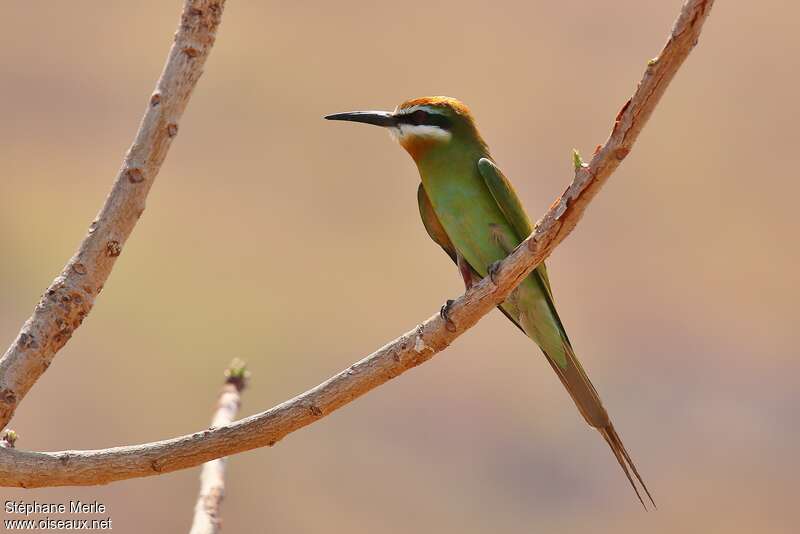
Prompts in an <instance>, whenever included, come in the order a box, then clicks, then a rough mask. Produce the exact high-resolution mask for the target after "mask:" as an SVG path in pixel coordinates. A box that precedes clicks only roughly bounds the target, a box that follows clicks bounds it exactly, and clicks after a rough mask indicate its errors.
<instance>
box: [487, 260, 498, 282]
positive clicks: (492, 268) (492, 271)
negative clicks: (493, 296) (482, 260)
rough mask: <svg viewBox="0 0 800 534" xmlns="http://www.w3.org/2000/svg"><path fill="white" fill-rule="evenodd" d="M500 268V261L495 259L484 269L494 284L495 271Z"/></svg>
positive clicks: (495, 278) (495, 280)
mask: <svg viewBox="0 0 800 534" xmlns="http://www.w3.org/2000/svg"><path fill="white" fill-rule="evenodd" d="M499 270H500V262H499V261H496V262H494V263H492V264H491V265H489V268H488V269H486V271H487V272H488V273H489V280H491V281H492V283H493V284H494V285H497V272H498V271H499Z"/></svg>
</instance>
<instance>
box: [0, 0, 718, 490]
mask: <svg viewBox="0 0 800 534" xmlns="http://www.w3.org/2000/svg"><path fill="white" fill-rule="evenodd" d="M712 4H713V0H688V1H687V2H686V4H685V5H684V6H683V9H682V10H681V13H680V15H679V17H678V20H677V21H676V22H675V26H674V27H673V30H672V34H671V35H670V38H669V40H668V41H667V44H666V45H665V46H664V49H663V50H662V51H661V54H660V55H659V56H658V58H656V59H654V60H651V61H650V62H649V63H648V65H647V68H646V70H645V73H644V77H643V78H642V80H641V82H640V83H639V86H638V87H637V89H636V92H635V93H634V95H633V97H631V99H630V100H628V102H627V103H626V104H625V105H624V106H623V107H622V109H621V110H620V112H619V114H618V115H617V117H616V120H615V122H614V127H613V130H612V131H611V135H610V137H609V138H608V140H607V141H606V143H605V144H604V145H603V146H602V147H600V148H599V149H598V150H597V151H596V152H595V154H594V156H593V157H592V160H591V162H590V163H589V164H588V165H585V164H583V163H581V164H580V165H579V166H578V168H577V169H576V172H575V178H574V180H573V181H572V183H571V184H570V185H569V187H568V188H567V190H566V191H565V192H564V193H563V194H562V195H561V196H560V197H559V198H558V199H557V200H556V202H554V203H553V205H552V206H551V207H550V209H549V210H548V211H547V213H546V214H545V216H544V217H543V218H542V219H541V220H540V221H539V222H538V223H537V224H536V227H535V230H534V232H533V234H532V235H531V236H530V237H529V238H528V239H526V240H525V241H524V242H523V243H522V244H521V245H520V246H519V247H517V249H516V250H515V251H514V252H512V253H511V255H509V256H508V257H507V258H506V259H504V260H503V261H502V262H501V263H500V264H499V265H498V267H497V269H496V271H495V272H496V275H495V277H494V281H493V280H492V279H491V277H487V278H485V279H483V280H482V281H480V282H479V283H478V284H476V285H475V286H473V287H472V289H470V290H469V291H467V292H466V293H465V294H464V295H462V296H461V297H459V298H458V299H457V300H456V301H454V302H453V304H452V305H451V307H450V312H449V316H450V319H451V321H452V323H453V324H447V323H446V322H445V321H444V320H443V319H442V318H441V317H440V316H439V314H436V315H434V316H433V317H430V318H429V319H428V320H426V321H425V322H424V323H422V324H421V325H419V326H418V327H417V328H415V329H414V330H411V331H409V332H406V333H405V334H403V335H402V336H400V337H399V338H397V339H396V340H394V341H392V342H391V343H389V344H387V345H385V346H383V347H382V348H380V349H378V350H377V351H376V352H374V353H372V354H370V355H369V356H367V357H366V358H364V359H363V360H361V361H359V362H356V363H355V364H353V365H351V366H350V367H349V368H347V369H345V370H344V371H342V372H341V373H339V374H337V375H335V376H333V377H332V378H330V379H328V380H327V381H325V382H323V383H322V384H320V385H318V386H317V387H315V388H313V389H310V390H308V391H306V392H305V393H303V394H301V395H299V396H297V397H295V398H293V399H291V400H288V401H286V402H284V403H283V404H279V405H278V406H275V407H274V408H271V409H269V410H267V411H265V412H261V413H259V414H256V415H253V416H251V417H247V418H245V419H241V420H239V421H236V422H234V423H232V424H230V425H225V426H222V427H219V428H213V429H208V430H204V431H202V432H197V433H194V434H190V435H186V436H181V437H178V438H173V439H169V440H165V441H158V442H155V443H148V444H145V445H134V446H127V447H115V448H112V449H103V450H92V451H62V452H49V453H42V452H22V451H19V450H13V449H9V450H0V485H3V486H22V487H40V486H64V485H95V484H105V483H108V482H113V481H116V480H124V479H129V478H135V477H143V476H150V475H157V474H161V473H167V472H171V471H176V470H178V469H186V468H188V467H192V466H195V465H198V464H200V463H203V462H206V461H208V460H211V459H213V458H220V457H222V456H229V455H231V454H235V453H238V452H243V451H247V450H251V449H255V448H257V447H263V446H265V445H267V446H272V445H274V444H275V443H277V442H278V441H279V440H280V439H282V438H283V437H284V436H286V435H287V434H289V433H291V432H294V431H295V430H298V429H300V428H303V427H304V426H306V425H310V424H311V423H314V422H315V421H318V420H320V419H321V418H323V417H325V416H327V415H328V414H330V413H331V412H333V411H334V410H336V409H338V408H340V407H342V406H344V405H345V404H348V403H349V402H351V401H353V400H354V399H356V398H358V397H360V396H361V395H364V394H365V393H367V392H368V391H370V390H372V389H374V388H376V387H378V386H380V385H381V384H384V383H385V382H387V381H389V380H391V379H392V378H394V377H396V376H398V375H400V374H402V373H404V372H405V371H407V370H409V369H411V368H413V367H416V366H417V365H420V364H421V363H423V362H425V361H427V360H429V359H430V358H432V357H433V356H434V355H435V354H436V353H438V352H440V351H441V350H443V349H444V348H446V347H447V346H448V345H449V344H450V343H452V342H453V340H455V339H456V338H457V337H458V336H459V335H461V334H462V333H464V332H465V331H466V330H467V329H468V328H470V327H471V326H472V325H474V324H475V323H476V322H477V321H478V320H479V319H480V318H481V317H482V316H483V315H485V314H486V313H488V312H489V311H490V310H491V309H493V308H494V307H495V306H496V305H497V304H498V303H500V302H502V301H503V300H504V299H505V298H506V297H507V296H508V294H509V293H510V292H511V291H512V290H513V289H514V288H515V287H516V285H517V284H519V283H520V282H521V281H522V280H523V279H524V278H525V277H526V276H527V275H528V274H529V273H530V272H531V271H532V270H533V269H534V268H535V267H536V266H537V265H538V264H539V263H541V262H542V261H543V260H544V259H545V258H546V257H547V256H548V255H549V254H550V253H551V252H552V251H553V249H554V248H555V247H556V246H557V245H558V244H559V243H560V242H561V241H562V240H563V239H564V238H565V237H566V236H567V235H568V234H569V233H570V232H571V231H572V229H573V228H574V227H575V225H576V224H577V223H578V221H579V220H580V218H581V216H582V215H583V212H584V211H585V209H586V206H587V205H588V204H589V202H590V201H591V199H592V198H593V197H594V196H595V195H596V194H597V192H598V190H599V189H600V187H602V186H603V184H604V183H605V182H606V181H607V180H608V178H609V176H610V175H611V173H612V172H613V171H614V170H615V169H616V168H617V166H619V164H620V162H621V161H622V160H623V159H624V158H625V156H627V154H628V153H629V152H630V150H631V147H632V146H633V143H634V141H635V140H636V138H637V137H638V135H639V132H640V131H641V129H642V128H643V127H644V124H645V122H646V121H647V119H648V118H649V117H650V114H651V113H652V112H653V109H654V108H655V106H656V104H657V103H658V101H659V99H660V98H661V96H662V95H663V94H664V91H665V90H666V88H667V85H668V84H669V82H670V81H671V80H672V78H673V76H674V75H675V73H676V72H677V70H678V68H679V67H680V65H681V64H682V63H683V61H684V60H685V59H686V57H687V56H688V55H689V52H690V51H691V50H692V48H693V47H694V45H695V44H696V43H697V39H698V37H699V35H700V31H701V29H702V26H703V23H704V22H705V20H706V18H707V17H708V14H709V11H710V9H711V5H712ZM448 327H449V328H448Z"/></svg>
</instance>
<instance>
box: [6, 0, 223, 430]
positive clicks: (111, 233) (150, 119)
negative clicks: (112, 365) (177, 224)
mask: <svg viewBox="0 0 800 534" xmlns="http://www.w3.org/2000/svg"><path fill="white" fill-rule="evenodd" d="M224 4H225V0H186V2H185V4H184V7H183V13H182V14H181V20H180V25H179V26H178V31H177V33H176V34H175V42H174V43H173V44H172V47H171V49H170V52H169V56H168V57H167V62H166V64H165V65H164V70H163V72H162V73H161V77H160V78H159V80H158V83H157V84H156V89H155V91H154V92H153V94H152V95H151V96H150V100H149V102H148V104H147V111H145V114H144V118H143V119H142V122H141V124H140V125H139V130H138V132H137V133H136V137H135V139H134V141H133V144H132V145H131V147H130V149H129V150H128V153H127V154H126V155H125V159H124V160H123V162H122V167H121V168H120V170H119V174H117V177H116V179H115V181H114V185H113V187H112V189H111V193H109V195H108V198H106V201H105V204H104V205H103V207H102V208H101V210H100V213H99V214H98V215H97V217H96V218H95V220H94V221H93V222H92V224H91V225H90V226H89V232H88V234H87V236H86V237H85V238H84V239H83V242H82V243H81V244H80V247H79V248H78V251H77V252H76V253H75V255H74V256H73V257H72V258H70V260H69V261H68V262H67V265H66V266H65V267H64V269H63V271H62V272H61V274H60V275H59V276H58V277H57V278H56V279H55V280H54V281H53V283H52V284H50V287H49V288H47V291H45V293H44V295H42V298H41V300H40V301H39V303H38V304H37V305H36V308H35V309H34V311H33V315H31V317H30V318H29V319H28V320H27V321H26V322H25V324H24V325H23V326H22V329H21V330H20V333H19V334H18V335H17V338H16V339H15V340H14V342H13V343H12V344H11V346H10V347H9V348H8V350H7V351H6V353H5V354H4V355H3V357H2V358H0V429H2V428H4V427H5V426H6V425H7V424H8V422H9V421H10V420H11V418H12V417H13V415H14V411H15V410H16V409H17V406H18V405H19V403H20V402H21V401H22V399H23V398H24V397H25V395H26V394H27V393H28V391H29V390H30V389H31V387H32V386H33V384H34V383H35V382H36V380H38V378H39V377H40V376H41V375H42V373H44V372H45V371H46V370H47V368H48V367H49V366H50V363H51V362H52V360H53V357H54V356H55V354H56V353H57V352H58V351H59V350H60V349H61V347H63V346H64V345H65V344H66V343H67V341H69V338H70V337H71V336H72V334H73V332H74V331H75V330H76V329H77V328H78V327H79V326H80V325H81V322H83V320H84V319H85V318H86V316H87V315H88V314H89V312H90V311H91V309H92V306H93V305H94V301H95V298H96V297H97V295H98V294H99V293H100V291H101V290H102V289H103V285H104V284H105V283H106V280H107V279H108V275H109V274H111V269H112V268H113V267H114V262H115V261H116V259H117V257H118V256H119V255H120V253H121V252H122V248H123V246H124V245H125V241H126V240H127V239H128V236H130V234H131V231H133V227H134V226H135V225H136V222H137V221H138V220H139V217H140V216H141V215H142V212H143V211H144V207H145V199H146V197H147V193H148V192H149V191H150V187H151V186H152V185H153V181H154V180H155V178H156V175H157V174H158V171H159V169H160V168H161V164H162V163H163V162H164V158H165V157H166V156H167V151H168V150H169V147H170V145H171V144H172V140H173V139H174V138H175V136H176V135H177V134H178V123H179V122H180V119H181V116H182V115H183V111H184V109H186V104H187V103H188V102H189V97H190V96H191V94H192V90H193V89H194V87H195V84H196V83H197V80H198V79H199V78H200V75H201V74H202V72H203V64H204V63H205V61H206V58H207V57H208V54H209V52H210V51H211V47H212V45H213V44H214V39H215V35H216V31H217V27H218V26H219V23H220V19H221V17H222V9H223V6H224Z"/></svg>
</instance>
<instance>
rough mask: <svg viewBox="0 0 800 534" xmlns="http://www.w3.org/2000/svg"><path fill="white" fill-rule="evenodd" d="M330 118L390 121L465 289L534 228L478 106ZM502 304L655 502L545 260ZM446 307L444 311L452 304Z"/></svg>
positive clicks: (426, 105) (440, 101)
mask: <svg viewBox="0 0 800 534" xmlns="http://www.w3.org/2000/svg"><path fill="white" fill-rule="evenodd" d="M325 118H326V119H330V120H344V121H354V122H363V123H366V124H374V125H377V126H383V127H385V128H388V129H389V131H390V132H391V133H392V135H393V137H394V138H395V139H396V140H397V141H398V142H399V143H400V145H402V147H403V148H405V149H406V151H407V152H408V153H409V154H410V155H411V157H412V158H413V159H414V161H415V162H416V164H417V168H418V169H419V174H420V177H421V178H422V183H421V184H420V186H419V189H418V190H417V201H418V203H419V212H420V215H421V216H422V222H423V224H424V225H425V229H426V230H427V231H428V234H429V235H430V237H431V238H432V239H433V241H435V242H436V243H437V244H438V245H439V246H440V247H442V248H443V249H444V251H445V252H446V253H447V254H448V255H449V256H450V258H451V259H452V260H453V261H454V262H455V263H456V265H457V266H458V269H459V271H460V273H461V276H462V277H463V279H464V284H465V285H466V287H467V289H469V288H470V287H471V286H472V284H473V283H475V282H476V281H478V280H479V279H480V277H484V276H486V275H487V274H490V273H491V266H492V265H493V264H494V263H495V262H497V261H499V260H502V259H503V258H505V257H506V256H507V255H508V254H509V253H510V252H511V251H512V250H513V249H514V248H515V247H516V246H517V245H519V244H520V243H521V242H522V240H523V239H525V238H527V237H528V236H529V235H530V234H531V232H532V225H531V221H530V219H529V218H528V215H527V214H526V213H525V210H524V209H523V208H522V204H521V203H520V201H519V198H518V197H517V194H516V192H515V191H514V188H513V187H512V185H511V183H510V182H509V181H508V179H507V178H506V177H505V176H504V175H503V173H502V172H501V171H500V169H499V168H498V167H497V165H496V164H495V162H494V160H493V159H492V156H491V155H490V153H489V147H488V146H487V145H486V143H485V142H484V140H483V138H482V137H481V135H480V133H479V132H478V128H477V126H476V125H475V120H474V119H473V117H472V113H471V112H470V110H469V109H468V108H467V106H465V105H464V104H463V103H462V102H460V101H458V100H456V99H454V98H449V97H441V96H435V97H423V98H415V99H412V100H408V101H406V102H403V103H402V104H400V105H399V106H398V107H397V108H396V109H395V110H394V111H393V112H387V111H354V112H349V113H336V114H333V115H328V116H326V117H325ZM499 308H500V310H501V311H502V312H503V313H504V314H505V315H506V317H508V319H509V320H510V321H511V322H513V323H514V324H515V325H516V326H517V327H518V328H519V329H520V330H522V332H523V333H524V334H525V335H527V336H528V337H529V338H531V339H532V340H533V341H535V342H536V344H537V345H539V347H540V348H541V349H542V352H544V355H545V356H546V357H547V361H548V362H549V363H550V365H551V366H552V368H553V370H554V371H555V372H556V374H557V375H558V378H559V379H561V382H562V384H564V387H565V388H566V389H567V391H568V392H569V394H570V396H571V397H572V400H573V401H575V405H576V406H577V407H578V410H579V411H580V413H581V415H583V417H584V419H586V422H587V423H589V425H591V426H592V427H594V428H596V429H597V430H598V431H600V434H602V436H603V437H604V438H605V440H606V442H607V443H608V445H609V446H610V447H611V450H612V451H613V452H614V456H615V457H616V459H617V461H618V462H619V465H620V466H621V467H622V470H623V471H624V472H625V476H626V477H627V478H628V481H629V482H630V484H631V486H632V487H633V489H634V491H635V492H636V495H637V497H639V501H641V503H642V505H643V506H644V501H643V500H642V497H641V495H640V494H639V490H638V488H637V486H636V484H635V483H634V481H633V478H632V477H631V472H633V475H634V476H635V477H636V479H637V480H638V481H639V484H641V486H642V488H643V489H644V491H645V493H646V494H647V496H648V497H649V499H650V501H651V502H653V498H652V497H651V496H650V492H649V491H648V490H647V487H646V486H645V484H644V482H643V481H642V478H641V476H639V472H638V470H637V469H636V466H635V465H634V464H633V461H632V460H631V457H630V455H629V454H628V451H627V450H626V449H625V446H624V445H623V444H622V440H621V439H620V437H619V434H617V431H616V430H615V429H614V425H613V424H612V423H611V419H610V418H609V416H608V413H607V412H606V409H605V408H604V407H603V403H602V402H601V401H600V397H599V395H598V394H597V390H595V388H594V386H593V385H592V382H591V381H590V380H589V377H588V376H587V375H586V372H585V371H584V369H583V367H582V366H581V364H580V362H579V361H578V358H577V356H576V355H575V352H574V351H573V350H572V345H571V343H570V341H569V338H568V337H567V332H566V331H565V330H564V325H563V324H562V323H561V319H559V317H558V313H557V312H556V308H555V304H554V302H553V293H552V291H551V289H550V281H549V280H548V277H547V268H546V267H545V264H544V263H542V264H540V265H539V266H538V267H537V268H536V269H535V270H534V271H533V272H532V273H531V274H530V275H529V276H528V277H527V278H526V279H525V280H523V282H522V283H521V284H519V286H518V287H517V288H516V289H515V290H514V291H513V292H512V293H511V295H510V296H509V297H508V298H507V299H506V300H505V302H503V303H502V304H501V305H500V306H499ZM443 312H444V313H445V314H446V308H445V309H443ZM445 318H446V317H445ZM653 505H655V503H654V502H653Z"/></svg>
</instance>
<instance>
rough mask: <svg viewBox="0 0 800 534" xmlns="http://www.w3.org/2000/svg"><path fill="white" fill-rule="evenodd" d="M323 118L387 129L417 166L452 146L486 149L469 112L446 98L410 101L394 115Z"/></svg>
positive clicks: (368, 113)
mask: <svg viewBox="0 0 800 534" xmlns="http://www.w3.org/2000/svg"><path fill="white" fill-rule="evenodd" d="M325 118H326V119H328V120H338V121H352V122H363V123H366V124H374V125H376V126H383V127H384V128H388V129H389V131H390V132H391V133H392V137H394V138H395V139H397V141H398V142H399V143H400V145H402V147H403V148H405V149H406V150H407V151H408V153H409V154H411V157H412V158H414V159H415V160H416V161H417V162H419V160H420V159H421V158H423V157H425V156H426V155H429V154H430V153H431V152H434V151H436V150H440V149H443V148H446V147H448V146H451V145H452V144H453V143H460V144H463V143H469V144H475V145H478V146H481V147H483V146H485V143H484V142H483V139H481V136H480V134H479V133H478V129H477V127H476V126H475V121H474V119H473V118H472V113H471V112H470V110H469V108H468V107H467V106H466V105H465V104H464V103H463V102H461V101H459V100H456V99H455V98H450V97H447V96H425V97H422V98H412V99H411V100H406V101H405V102H403V103H402V104H400V105H399V106H397V108H395V110H394V111H350V112H347V113H334V114H333V115H328V116H326V117H325Z"/></svg>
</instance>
